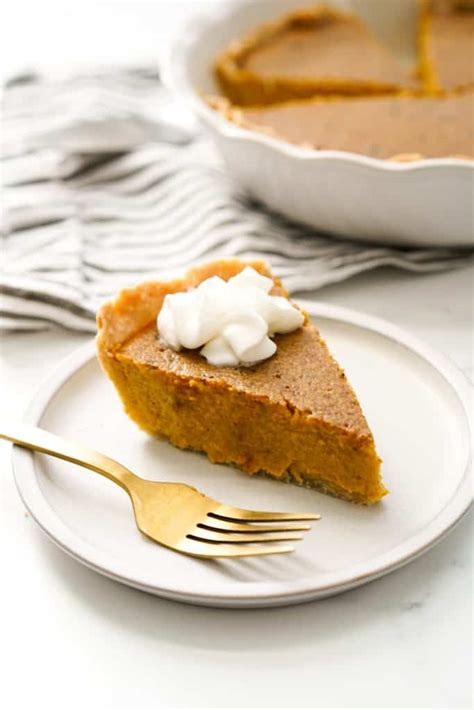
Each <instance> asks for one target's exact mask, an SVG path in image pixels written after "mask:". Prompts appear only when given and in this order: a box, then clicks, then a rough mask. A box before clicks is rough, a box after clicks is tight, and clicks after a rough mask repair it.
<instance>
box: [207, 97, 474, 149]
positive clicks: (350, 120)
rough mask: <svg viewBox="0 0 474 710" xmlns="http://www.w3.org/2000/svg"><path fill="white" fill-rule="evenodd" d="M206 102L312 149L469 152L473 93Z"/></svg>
mask: <svg viewBox="0 0 474 710" xmlns="http://www.w3.org/2000/svg"><path fill="white" fill-rule="evenodd" d="M209 104H210V105H211V106H212V107H213V108H215V109H217V110H218V111H219V112H220V113H221V114H222V115H223V116H224V117H225V118H226V119H227V120H230V121H232V122H234V123H236V124H237V125H240V126H242V127H243V128H247V129H249V130H253V131H259V132H261V133H266V134H267V135H270V136H272V137H274V138H280V139H282V140H285V141H288V142H289V143H295V144H297V145H300V146H302V147H306V148H312V149H315V150H343V151H348V152H350V153H360V154H362V155H368V156H370V157H372V158H380V159H391V160H400V161H409V160H419V159H421V158H446V157H458V158H466V159H469V158H471V157H473V156H474V136H473V125H474V124H473V117H474V94H461V95H453V96H446V97H426V98H421V97H413V96H403V97H402V96H397V97H395V96H381V97H367V98H365V97H364V98H345V99H343V98H339V99H335V98H334V99H331V100H328V99H313V100H311V101H309V100H308V101H293V102H288V103H286V104H279V105H277V106H262V107H258V108H252V107H248V108H236V107H233V106H231V105H230V104H229V102H228V101H227V100H225V99H222V98H220V97H218V98H214V99H213V98H211V99H209Z"/></svg>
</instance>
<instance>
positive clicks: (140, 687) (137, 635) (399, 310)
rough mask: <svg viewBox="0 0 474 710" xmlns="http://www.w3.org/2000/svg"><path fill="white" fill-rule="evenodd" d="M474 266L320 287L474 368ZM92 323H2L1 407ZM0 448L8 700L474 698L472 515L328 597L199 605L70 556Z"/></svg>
mask: <svg viewBox="0 0 474 710" xmlns="http://www.w3.org/2000/svg"><path fill="white" fill-rule="evenodd" d="M473 276H474V271H473V269H472V268H466V269H463V270H460V271H456V272H451V273H446V274H436V275H430V276H413V275H410V274H402V273H398V272H396V271H392V270H384V271H380V272H377V273H373V274H369V275H366V276H360V277H357V278H354V279H352V280H351V281H348V282H346V283H344V284H340V285H338V286H333V287H330V288H326V289H324V290H323V291H320V292H319V294H318V298H320V299H321V300H323V301H327V302H330V303H335V304H338V305H344V306H348V307H351V308H356V309H359V310H365V311H367V312H370V313H372V314H375V315H378V316H382V317H386V318H388V319H390V320H392V321H393V322H395V323H397V324H398V325H400V326H402V327H404V328H407V329H408V330H410V331H412V332H416V333H417V335H418V336H419V337H421V338H423V339H425V340H426V341H427V342H429V343H430V344H431V345H433V346H435V347H438V348H439V349H441V350H443V351H444V352H445V353H446V354H447V355H449V356H451V358H452V359H453V360H454V361H455V362H456V363H457V364H458V365H459V367H460V368H461V369H462V370H464V372H465V373H466V374H468V375H472V365H473V350H472V340H471V338H472V325H473V323H472V320H473V311H472V300H471V299H472V292H473ZM85 337H86V336H84V337H83V336H80V335H72V334H69V333H62V332H54V333H52V332H50V333H46V334H31V335H28V334H24V335H9V336H4V337H2V339H1V369H0V390H1V392H2V398H1V405H0V407H1V408H0V415H1V416H4V415H7V416H17V415H20V414H21V412H22V410H23V408H24V406H25V405H26V403H27V402H28V400H29V399H30V397H31V395H32V393H33V391H34V389H35V387H36V386H37V384H38V383H39V381H40V380H41V379H42V377H43V376H44V375H46V374H47V373H48V372H49V371H50V369H51V368H52V367H53V366H54V365H55V364H56V362H57V361H58V360H59V359H60V358H61V357H63V356H64V355H66V354H68V353H69V352H70V351H71V350H72V349H73V348H75V347H77V346H78V345H80V344H81V343H82V342H84V340H85ZM0 457H1V458H0V463H1V464H2V465H1V470H2V477H1V501H2V520H3V525H2V528H3V533H4V534H3V536H2V537H3V548H4V554H3V564H4V569H5V572H4V575H3V583H2V587H1V589H0V600H1V602H2V603H1V608H2V612H3V619H2V622H1V628H2V640H3V643H4V646H5V647H6V648H7V649H8V660H7V661H4V664H5V663H6V667H7V672H6V673H5V675H4V678H3V680H2V686H1V691H0V692H1V695H2V696H3V697H7V698H8V704H7V707H8V708H9V709H10V708H11V709H12V710H14V709H16V708H23V707H32V706H33V705H34V703H36V702H38V700H39V699H41V700H42V701H44V700H46V699H47V701H48V708H49V710H56V709H57V710H59V709H61V710H62V708H64V707H68V708H71V709H72V708H86V707H87V708H90V709H95V708H100V709H102V708H114V709H115V708H124V709H126V710H141V709H142V708H143V709H144V708H152V707H153V708H171V707H173V708H174V707H176V708H184V707H186V708H224V707H226V708H227V707H229V708H231V707H234V708H235V707H244V708H252V707H258V708H272V707H273V708H291V707H301V708H305V707H307V708H310V707H311V708H325V707H328V708H398V707H399V708H452V709H454V708H468V707H470V693H471V665H470V663H471V660H472V658H471V625H472V576H471V571H472V544H471V540H472V516H468V517H467V518H466V519H464V520H463V521H462V522H461V523H460V524H459V525H458V527H457V528H456V529H455V530H454V531H453V532H452V533H451V534H450V535H449V537H448V538H447V539H446V540H444V541H443V542H441V543H440V544H439V545H438V546H437V547H435V548H434V549H433V550H431V551H430V552H428V553H427V554H426V555H424V556H423V557H422V558H420V559H418V560H416V561H415V562H413V563H411V564H410V565H408V566H407V567H405V568H403V569H401V570H399V571H397V572H394V573H392V574H391V575H389V576H387V577H385V578H383V579H381V580H378V581H376V582H373V583H371V584H369V585H367V586H365V587H362V588H360V589H357V590H355V591H352V592H348V593H346V594H343V595H340V596H337V597H334V598H332V599H327V600H324V601H320V602H314V603H311V604H306V605H302V606H297V607H290V608H284V609H274V610H260V611H224V610H212V609H202V608H198V607H191V606H185V605H179V604H175V603H173V602H167V601H164V600H160V599H158V598H155V597H152V596H149V595H146V594H143V593H141V592H138V591H134V590H132V589H128V588H125V587H122V586H120V585H119V584H117V583H115V582H112V581H110V580H108V579H106V578H104V577H100V576H99V575H97V574H95V573H94V572H91V571H89V570H88V569H86V568H85V567H82V566H81V565H79V564H78V563H77V562H75V561H74V560H72V559H70V558H68V557H67V556H66V555H65V554H63V553H62V552H61V551H60V550H58V549H57V548H56V547H55V546H54V545H53V544H52V543H51V542H49V541H48V540H47V539H46V537H45V536H44V535H43V533H41V532H40V531H39V530H38V529H37V528H36V526H35V524H34V522H33V521H32V520H31V518H30V517H28V515H26V514H25V511H24V508H23V506H22V504H21V502H20V500H19V498H18V495H17V493H16V490H15V487H14V483H13V478H12V475H11V470H10V469H11V466H10V447H9V446H8V445H7V444H4V443H3V442H1V445H0ZM66 699H67V700H66ZM66 702H67V705H66V704H65V703H66ZM40 707H41V706H40Z"/></svg>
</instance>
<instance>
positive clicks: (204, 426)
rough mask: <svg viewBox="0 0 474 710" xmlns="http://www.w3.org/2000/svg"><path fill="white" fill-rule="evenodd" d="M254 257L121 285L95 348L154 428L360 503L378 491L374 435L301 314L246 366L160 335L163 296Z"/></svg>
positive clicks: (249, 468) (221, 459) (216, 455)
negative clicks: (222, 363)
mask: <svg viewBox="0 0 474 710" xmlns="http://www.w3.org/2000/svg"><path fill="white" fill-rule="evenodd" d="M247 265H250V266H252V267H253V268H254V269H255V270H257V271H258V272H260V273H262V274H264V275H266V276H269V277H270V278H272V279H273V281H274V287H273V290H272V293H273V294H275V295H280V296H284V297H287V294H286V292H285V290H284V289H283V287H282V285H281V283H280V281H279V280H278V279H277V278H275V277H273V276H272V274H271V272H270V271H269V269H268V267H267V266H266V265H265V264H263V263H261V262H252V263H250V264H246V263H243V262H241V261H237V260H229V261H217V262H213V263H210V264H207V265H205V266H201V267H198V268H195V269H193V270H192V271H189V273H188V274H187V275H186V276H185V277H184V278H182V279H177V280H175V281H171V282H168V283H159V282H148V283H143V284H141V285H139V286H137V287H136V288H133V289H128V290H125V291H122V292H121V293H120V295H119V296H118V298H117V299H116V300H115V301H113V302H109V303H106V304H105V305H104V306H102V308H101V309H100V311H99V314H98V318H97V323H98V336H97V347H98V355H99V359H100V362H101V364H102V367H103V369H104V370H105V372H106V373H107V375H108V376H109V377H110V379H111V380H112V382H113V383H114V385H115V387H116V388H117V391H118V393H119V395H120V398H121V400H122V402H123V405H124V407H125V410H126V412H127V414H128V415H129V416H130V417H131V419H133V420H134V421H135V422H136V423H137V424H138V425H139V426H140V427H141V428H142V429H144V430H145V431H147V432H148V433H150V434H152V435H160V436H164V437H166V438H167V439H168V440H169V441H170V442H171V443H172V444H174V445H175V446H178V447H180V448H190V449H194V450H196V451H202V452H205V453H206V454H207V456H208V457H209V459H210V460H211V461H212V462H216V463H227V464H232V465H234V466H237V467H239V468H241V469H242V470H244V471H246V472H247V473H249V474H255V473H258V472H266V473H267V474H270V475H271V476H274V477H275V478H277V479H280V480H283V481H293V482H295V483H298V484H301V485H306V486H309V487H312V488H316V489H318V490H320V491H323V492H325V493H330V494H332V495H335V496H338V497H340V498H344V499H346V500H349V501H357V502H361V503H366V504H371V503H375V502H377V501H378V500H380V498H382V496H384V495H385V494H386V492H387V491H386V489H385V487H384V486H383V483H382V480H381V477H380V460H379V458H378V456H377V453H376V450H375V445H374V439H373V436H372V433H371V431H370V429H369V427H368V424H367V422H366V420H365V418H364V415H363V413H362V410H361V407H360V405H359V402H358V400H357V397H356V395H355V394H354V391H353V390H352V388H351V386H350V385H349V383H348V381H347V378H346V376H345V374H344V372H343V371H342V370H341V368H340V367H339V366H338V364H337V363H336V361H335V360H334V358H333V357H332V356H331V354H330V352H329V350H328V348H327V346H326V344H325V342H324V340H323V339H322V338H321V336H320V334H319V332H318V331H317V330H316V328H315V327H314V325H313V324H312V323H311V322H310V320H309V318H308V316H307V315H306V314H305V321H304V324H303V326H302V327H301V328H298V329H297V330H295V331H294V332H292V333H288V334H285V335H279V336H275V341H276V343H277V351H276V353H275V355H273V356H272V357H271V358H269V359H267V360H264V361H262V362H260V363H258V364H257V365H254V366H252V367H216V366H213V365H211V364H209V363H208V362H207V361H206V360H205V359H204V358H203V357H202V356H201V355H200V354H199V353H198V352H197V351H194V350H181V351H179V352H176V351H174V350H172V349H170V348H168V347H167V346H166V345H163V344H162V343H161V342H160V340H159V339H158V333H157V326H156V318H157V314H158V313H159V312H160V309H161V307H162V304H163V300H164V298H165V296H166V295H167V294H169V293H177V292H180V291H186V290H188V289H191V288H194V287H196V286H198V285H199V284H200V283H201V282H202V281H204V280H205V279H207V278H209V277H211V276H220V277H221V278H223V279H224V280H228V279H229V278H231V277H232V276H235V275H236V274H237V273H239V272H240V271H241V270H242V269H243V268H244V267H245V266H247Z"/></svg>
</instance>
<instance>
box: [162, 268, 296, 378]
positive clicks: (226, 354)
mask: <svg viewBox="0 0 474 710" xmlns="http://www.w3.org/2000/svg"><path fill="white" fill-rule="evenodd" d="M273 285H274V284H273V281H272V279H269V278H267V277H266V276H262V275H261V274H259V273H258V272H257V271H255V269H252V268H251V267H246V268H245V269H244V270H243V271H241V272H240V273H239V274H237V275H236V276H233V277H232V278H231V279H229V280H228V281H224V280H223V279H221V278H220V277H218V276H212V277H211V278H209V279H206V280H205V281H203V282H202V283H201V284H200V285H199V286H198V287H197V288H194V289H191V290H190V291H184V292H180V293H173V294H168V295H167V296H166V297H165V300H164V302H163V306H162V308H161V311H160V313H159V314H158V318H157V326H158V333H159V337H160V340H161V342H163V343H164V344H165V345H167V346H168V347H170V348H172V349H173V350H181V348H189V349H196V348H201V350H200V353H201V355H202V356H203V357H205V358H206V360H207V361H208V362H209V363H211V364H212V365H217V366H229V367H236V366H238V365H243V366H249V365H253V364H255V363H257V362H260V361H261V360H266V359H267V358H269V357H271V356H272V355H273V354H274V353H275V351H276V349H277V346H276V343H275V342H274V341H273V340H271V336H272V335H274V334H275V333H290V332H291V331H293V330H296V329H297V328H299V327H300V326H302V325H303V322H304V317H303V314H302V313H301V311H299V310H298V309H297V308H295V306H293V305H292V304H291V303H290V302H289V301H288V300H287V299H286V298H282V297H281V296H272V295H270V290H271V289H272V287H273Z"/></svg>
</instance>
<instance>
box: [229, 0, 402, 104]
mask: <svg viewBox="0 0 474 710" xmlns="http://www.w3.org/2000/svg"><path fill="white" fill-rule="evenodd" d="M215 74H216V77H217V80H218V82H219V84H220V87H221V89H222V92H223V94H224V96H226V97H227V98H228V99H229V100H230V101H231V102H232V103H233V104H236V105H240V106H250V105H254V106H257V105H266V104H271V103H277V102H280V101H288V100H291V99H303V98H309V97H312V96H314V95H316V94H349V95H360V94H383V93H393V92H396V91H399V90H400V89H407V88H411V89H414V88H415V87H416V81H415V80H414V79H413V77H411V76H410V74H409V72H408V71H407V69H406V67H405V66H404V65H403V64H402V63H401V62H400V61H399V60H398V59H397V58H396V57H395V56H394V55H393V54H392V53H391V52H390V50H389V49H387V48H386V47H384V46H383V45H382V44H381V43H379V42H378V40H377V39H376V38H375V37H374V36H373V35H372V33H371V32H370V30H369V29H368V27H366V25H364V23H363V22H362V21H361V20H359V19H358V18H357V17H355V16H354V15H351V14H347V13H342V12H338V11H337V10H334V9H332V8H330V7H328V6H326V5H321V6H318V7H316V8H314V9H308V10H296V11H294V12H292V13H290V14H288V15H285V16H284V17H282V18H281V19H279V20H276V21H275V22H273V23H268V24H266V25H262V26H260V27H257V28H256V29H255V30H254V31H253V32H252V33H251V34H249V35H248V36H247V37H246V38H244V39H242V40H240V41H235V42H233V43H232V45H231V46H230V47H229V48H228V49H227V50H226V51H224V52H223V53H222V54H221V55H220V56H219V57H218V58H217V61H216V63H215Z"/></svg>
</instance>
